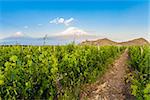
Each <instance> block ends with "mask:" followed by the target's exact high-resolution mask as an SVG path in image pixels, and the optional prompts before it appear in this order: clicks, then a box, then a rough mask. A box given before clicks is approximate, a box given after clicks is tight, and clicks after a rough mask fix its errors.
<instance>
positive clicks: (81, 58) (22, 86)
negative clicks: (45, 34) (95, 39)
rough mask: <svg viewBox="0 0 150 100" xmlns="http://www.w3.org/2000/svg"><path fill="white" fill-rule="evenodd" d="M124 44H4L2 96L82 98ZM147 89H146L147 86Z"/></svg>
mask: <svg viewBox="0 0 150 100" xmlns="http://www.w3.org/2000/svg"><path fill="white" fill-rule="evenodd" d="M123 50H124V47H115V46H106V47H97V46H77V45H74V44H69V45H66V46H0V98H2V99H12V100H13V99H49V100H52V99H60V100H62V99H64V100H66V99H68V100H71V99H79V93H80V86H81V85H82V84H85V83H89V82H93V81H95V79H96V77H97V76H98V75H100V74H101V73H103V72H104V71H105V69H106V66H107V64H108V63H111V61H112V59H114V58H115V57H116V56H117V55H119V54H120V53H121V52H122V51H123ZM145 91H146V90H145Z"/></svg>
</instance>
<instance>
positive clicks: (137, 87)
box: [129, 46, 150, 100]
mask: <svg viewBox="0 0 150 100" xmlns="http://www.w3.org/2000/svg"><path fill="white" fill-rule="evenodd" d="M129 56H130V62H129V64H130V67H131V69H132V75H130V81H131V89H132V91H131V92H132V95H134V96H135V97H136V99H137V100H150V47H149V46H132V47H129Z"/></svg>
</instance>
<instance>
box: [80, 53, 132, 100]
mask: <svg viewBox="0 0 150 100" xmlns="http://www.w3.org/2000/svg"><path fill="white" fill-rule="evenodd" d="M127 61H128V50H125V52H124V53H123V54H121V56H120V57H119V58H118V59H116V60H115V62H114V63H113V64H112V66H110V68H109V69H108V70H107V72H106V73H105V74H104V75H103V76H102V77H101V78H100V79H98V80H97V81H96V82H95V83H92V84H87V85H85V86H84V87H83V92H82V93H81V95H80V99H81V100H132V98H131V96H130V93H129V85H128V84H125V79H124V78H125V76H126V74H127V69H128V67H127Z"/></svg>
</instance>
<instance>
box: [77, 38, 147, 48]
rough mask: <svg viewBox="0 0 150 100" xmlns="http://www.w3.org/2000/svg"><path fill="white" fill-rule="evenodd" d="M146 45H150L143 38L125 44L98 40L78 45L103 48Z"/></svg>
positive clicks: (105, 39)
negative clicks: (105, 46)
mask: <svg viewBox="0 0 150 100" xmlns="http://www.w3.org/2000/svg"><path fill="white" fill-rule="evenodd" d="M146 44H150V43H149V42H148V41H147V40H145V39H144V38H137V39H133V40H130V41H126V42H115V41H112V40H109V39H107V38H104V39H98V40H94V41H87V40H86V41H83V42H82V43H80V45H98V46H104V45H108V46H109V45H117V46H130V45H146Z"/></svg>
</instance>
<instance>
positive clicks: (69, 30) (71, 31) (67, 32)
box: [61, 27, 89, 36]
mask: <svg viewBox="0 0 150 100" xmlns="http://www.w3.org/2000/svg"><path fill="white" fill-rule="evenodd" d="M61 35H75V36H81V35H89V33H87V32H86V31H84V30H82V29H79V28H77V27H69V28H67V29H66V30H65V31H63V32H62V33H61Z"/></svg>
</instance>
